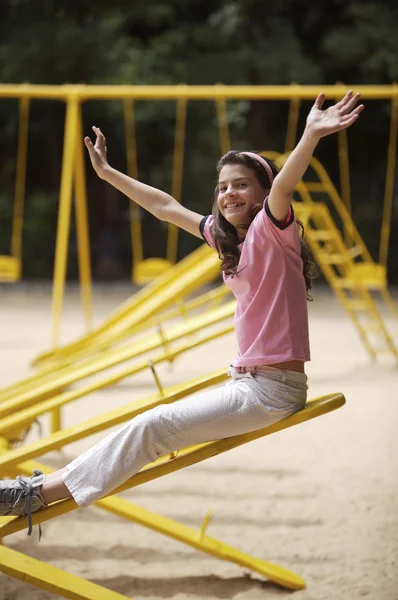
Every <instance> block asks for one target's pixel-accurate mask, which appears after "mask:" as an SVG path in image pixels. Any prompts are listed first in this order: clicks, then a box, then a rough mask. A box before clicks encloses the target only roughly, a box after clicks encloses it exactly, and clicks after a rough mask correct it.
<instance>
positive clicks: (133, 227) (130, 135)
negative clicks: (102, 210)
mask: <svg viewBox="0 0 398 600" xmlns="http://www.w3.org/2000/svg"><path fill="white" fill-rule="evenodd" d="M123 112H124V131H125V144H126V157H127V174H128V175H129V176H130V177H132V178H133V179H137V178H138V161H137V142H136V134H135V119H134V100H133V99H132V98H126V99H125V100H124V102H123ZM130 231H131V245H132V257H133V269H132V278H133V280H134V268H135V266H136V265H137V264H138V263H140V262H142V261H143V258H144V254H143V248H142V230H141V212H140V207H139V206H138V204H136V203H135V202H133V201H131V202H130Z"/></svg>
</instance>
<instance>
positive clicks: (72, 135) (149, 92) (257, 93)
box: [0, 84, 398, 347]
mask: <svg viewBox="0 0 398 600" xmlns="http://www.w3.org/2000/svg"><path fill="white" fill-rule="evenodd" d="M348 89H349V88H348V86H345V85H342V84H336V85H335V86H324V87H322V88H320V87H319V86H299V85H296V84H293V85H290V86H224V85H216V86H186V85H179V86H85V85H64V86H35V85H28V84H22V85H0V97H14V98H19V99H20V101H21V103H22V101H24V102H25V106H28V103H29V102H30V101H31V100H32V99H37V98H43V99H52V100H54V99H58V100H61V101H65V102H66V106H67V110H66V120H65V139H64V153H63V166H62V175H61V186H60V210H59V223H58V231H57V250H56V260H55V269H54V288H53V336H52V337H53V339H52V342H53V347H56V346H57V345H58V341H59V340H58V337H59V327H60V318H61V313H62V304H63V295H64V281H65V273H66V257H67V246H68V236H69V228H70V212H71V201H72V189H73V184H74V186H75V202H76V218H77V241H78V258H79V273H80V281H81V290H82V301H83V306H84V314H85V320H86V323H87V327H90V326H91V272H90V259H89V252H88V226H87V215H86V197H85V180H84V154H83V148H82V143H81V140H82V135H83V132H82V127H81V104H82V103H83V102H84V101H86V100H88V99H113V100H122V101H124V114H125V128H126V150H127V157H128V160H127V162H128V172H129V173H130V174H132V175H133V176H134V175H135V174H136V173H137V161H136V147H135V138H134V110H133V101H135V100H143V99H145V100H148V99H158V100H160V99H161V100H175V101H176V102H177V111H176V138H175V146H174V161H173V165H174V166H173V190H172V191H173V194H174V195H175V197H177V198H179V196H180V192H181V181H182V167H183V147H184V136H185V119H186V106H187V102H188V101H194V100H211V101H215V102H216V110H217V119H218V125H219V133H220V146H221V151H222V152H224V151H226V150H228V149H229V147H230V142H229V132H228V122H227V117H226V101H227V100H239V99H245V100H288V101H290V110H289V118H288V128H287V134H286V142H285V151H288V150H291V149H292V147H293V145H294V141H295V138H296V131H297V123H298V117H299V110H300V102H301V101H302V100H308V99H311V100H312V99H314V98H315V97H316V96H317V95H318V93H319V92H320V91H324V92H325V94H326V97H327V98H329V99H336V98H341V97H342V96H343V95H344V94H345V93H346V92H347V90H348ZM356 89H358V91H359V92H360V93H361V94H362V98H363V99H364V100H375V99H378V100H379V99H390V100H391V102H392V112H391V126H390V138H389V145H388V157H387V175H386V187H385V197H384V209H383V224H382V234H381V245H380V258H379V263H380V264H381V265H385V264H386V261H387V254H388V240H389V236H390V228H391V207H392V196H393V185H394V170H395V157H396V137H397V122H398V117H397V99H398V86H396V85H391V86H387V85H386V86H359V87H358V88H356ZM21 106H22V104H21ZM25 110H26V109H25ZM27 114H28V113H27V112H26V113H25V116H24V117H23V118H22V117H21V127H20V139H21V140H23V139H25V141H26V139H27V137H26V136H27V129H26V133H25V134H23V133H22V132H23V131H25V129H24V127H23V126H22V123H23V122H24V123H26V124H27V116H26V115H27ZM21 115H22V112H21ZM23 119H25V120H23ZM24 136H25V137H24ZM338 140H339V142H338V143H339V165H340V180H341V193H342V197H343V200H344V202H345V204H346V207H347V210H349V206H350V188H349V176H348V174H349V170H348V169H349V167H348V150H347V137H346V132H345V131H343V132H341V133H340V134H339V135H338ZM19 148H20V150H19V151H18V176H17V182H19V183H17V185H18V186H19V190H20V192H19V194H18V198H22V201H23V195H24V194H23V186H24V174H25V168H24V160H25V164H26V151H25V154H24V151H23V143H22V142H21V144H20V145H19ZM24 156H25V159H24V158H23V157H24ZM17 205H18V202H16V206H17ZM133 206H134V205H133ZM18 211H19V213H18V214H21V210H20V209H18ZM132 211H133V218H132V225H131V227H132V243H133V254H134V257H135V258H133V260H134V261H135V263H134V265H133V273H136V275H137V279H138V278H141V281H143V280H148V278H149V277H150V276H151V274H152V275H153V274H156V273H158V272H159V270H162V269H163V268H164V267H166V266H168V265H169V264H170V262H173V261H175V257H176V243H177V230H176V229H175V228H173V227H172V226H171V227H170V229H169V236H168V249H167V258H166V259H164V261H165V262H163V261H162V260H161V261H160V262H156V261H155V262H153V261H152V259H151V260H149V262H147V263H146V262H145V260H144V259H143V258H142V244H141V229H140V223H139V211H138V209H135V208H132ZM14 223H16V225H15V227H16V229H15V231H16V232H17V233H16V234H15V236H14V234H13V238H14V239H15V240H18V239H21V238H20V224H21V219H20V218H19V217H18V218H17V219H15V221H14ZM18 232H19V233H18ZM346 235H348V230H347V232H346ZM15 244H16V245H15V246H14V248H16V247H17V243H16V242H15ZM140 249H141V250H140ZM11 254H12V256H10V257H5V258H4V257H2V259H1V260H0V263H1V264H3V265H5V267H4V268H2V267H1V264H0V269H1V270H2V271H1V270H0V273H1V272H3V280H4V278H6V279H7V280H8V281H15V280H16V279H17V278H18V272H19V270H20V251H19V250H18V249H16V250H13V251H12V253H11ZM4 273H5V275H4ZM0 277H1V275H0Z"/></svg>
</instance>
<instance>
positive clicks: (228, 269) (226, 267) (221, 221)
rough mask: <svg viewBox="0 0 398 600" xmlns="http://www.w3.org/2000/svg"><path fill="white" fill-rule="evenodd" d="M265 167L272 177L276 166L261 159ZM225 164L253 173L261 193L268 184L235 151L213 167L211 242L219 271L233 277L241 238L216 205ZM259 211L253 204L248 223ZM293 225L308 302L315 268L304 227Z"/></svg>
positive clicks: (260, 169) (257, 166) (254, 164)
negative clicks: (219, 180)
mask: <svg viewBox="0 0 398 600" xmlns="http://www.w3.org/2000/svg"><path fill="white" fill-rule="evenodd" d="M265 160H266V161H267V163H268V164H269V166H270V167H271V170H272V173H273V175H274V178H275V177H276V175H277V174H278V167H277V166H276V165H275V163H273V162H272V161H271V160H268V159H266V158H265ZM225 165H243V166H245V167H247V168H248V169H250V170H251V171H253V173H254V175H255V176H256V178H257V180H258V182H259V183H260V185H261V187H262V188H264V192H265V191H266V190H270V189H271V183H270V180H269V178H268V174H267V172H266V170H265V169H264V167H262V166H261V164H260V163H259V162H258V161H257V160H256V159H254V158H251V157H250V156H247V155H246V154H241V153H240V152H239V151H238V150H230V151H229V152H227V153H226V154H224V156H222V157H221V158H220V160H219V162H218V165H217V184H216V188H215V190H214V199H213V210H212V213H213V216H214V229H213V235H214V241H215V244H216V248H217V251H218V255H219V258H220V260H221V270H222V271H223V272H224V273H225V274H226V275H231V276H232V277H235V275H237V274H238V263H239V258H240V249H239V244H240V243H241V241H242V240H241V239H239V236H238V232H237V229H236V228H235V227H234V226H233V225H231V223H229V222H228V221H227V220H226V219H225V217H223V215H222V214H221V211H220V209H219V206H218V203H217V197H218V176H219V175H220V171H221V169H222V168H223V167H224V166H225ZM262 208H263V205H262V204H254V205H253V207H252V210H251V214H250V217H251V220H250V223H251V222H252V221H253V219H254V217H255V216H256V215H257V213H258V212H259V211H260V210H261V209H262ZM296 223H297V225H298V227H299V238H300V245H301V258H302V260H303V276H304V280H305V286H306V290H307V300H312V296H311V295H310V293H309V292H310V290H311V288H312V282H313V280H314V279H316V277H317V270H316V267H315V262H314V257H313V254H312V252H311V249H310V247H309V246H308V244H307V242H306V240H305V238H304V225H303V224H302V222H301V221H299V220H297V219H296ZM249 227H250V224H249V225H241V226H239V228H241V229H246V230H247V229H249Z"/></svg>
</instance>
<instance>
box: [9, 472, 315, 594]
mask: <svg viewBox="0 0 398 600" xmlns="http://www.w3.org/2000/svg"><path fill="white" fill-rule="evenodd" d="M34 469H38V470H41V471H43V472H44V473H46V474H49V473H51V472H52V469H49V468H48V467H46V466H45V465H42V464H40V463H37V462H34V461H26V462H24V463H22V464H21V465H18V467H15V469H10V472H9V473H8V475H9V476H10V477H15V476H16V475H18V474H19V475H20V474H21V473H23V474H25V475H27V476H29V475H30V474H31V473H32V471H33V470H34ZM95 506H96V507H97V508H100V509H102V510H105V511H106V512H109V513H111V514H114V515H116V516H118V517H121V518H123V519H126V520H128V521H130V522H132V523H136V524H138V525H141V526H143V527H146V528H147V529H151V530H152V531H155V532H156V533H160V534H161V535H166V536H167V537H170V538H172V539H174V540H176V541H178V542H181V543H183V544H186V545H188V546H191V547H193V548H195V550H199V551H200V552H205V553H206V554H209V555H210V556H214V557H215V558H218V559H221V560H225V561H228V562H232V563H234V564H237V565H239V566H240V567H243V568H246V569H250V570H251V571H254V572H256V573H259V574H260V575H262V576H263V577H266V578H267V579H270V580H271V581H275V583H279V585H282V586H283V587H287V588H288V589H302V588H303V587H305V582H304V580H303V579H302V578H301V577H300V576H298V575H296V574H295V573H293V572H292V571H289V570H287V569H285V568H283V567H280V566H279V565H276V564H274V563H271V562H268V561H265V560H263V559H260V558H255V557H253V556H250V555H249V554H246V553H244V552H242V551H240V550H237V549H236V548H234V547H232V546H229V545H228V544H225V543H224V542H222V541H221V540H218V539H216V538H213V537H209V536H207V535H205V533H206V531H205V529H206V527H205V528H204V530H203V529H202V528H201V530H200V531H199V532H197V531H196V530H194V529H192V528H191V527H187V526H186V525H183V524H182V523H179V522H178V521H174V520H173V519H169V518H167V517H164V516H162V515H159V514H156V513H154V512H152V511H149V510H147V509H145V508H142V507H141V506H138V505H137V504H132V503H131V502H128V501H126V500H124V499H122V498H119V497H117V496H112V497H109V498H104V499H102V500H99V501H98V502H96V504H95ZM9 521H10V519H7V521H6V522H9ZM0 524H1V523H0ZM205 525H208V521H207V522H206V523H205ZM0 570H1V567H0ZM275 577H276V579H275Z"/></svg>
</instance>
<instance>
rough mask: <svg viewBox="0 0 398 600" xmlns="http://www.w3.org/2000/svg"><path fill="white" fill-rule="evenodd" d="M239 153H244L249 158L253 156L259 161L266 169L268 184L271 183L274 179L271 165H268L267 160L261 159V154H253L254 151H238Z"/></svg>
mask: <svg viewBox="0 0 398 600" xmlns="http://www.w3.org/2000/svg"><path fill="white" fill-rule="evenodd" d="M240 154H246V156H250V158H254V159H255V160H256V161H257V162H259V163H260V165H262V166H263V167H264V169H265V170H266V171H267V175H268V179H269V183H270V185H272V182H273V181H274V174H273V172H272V169H271V167H270V166H269V164H268V163H267V161H266V160H264V159H263V157H262V156H260V155H259V154H255V153H254V152H240Z"/></svg>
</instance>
